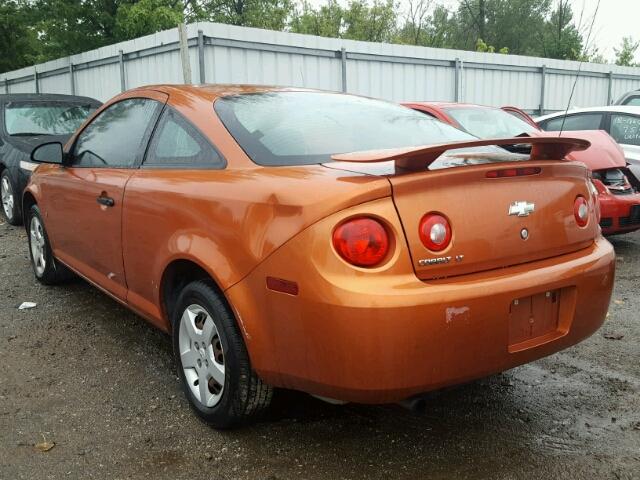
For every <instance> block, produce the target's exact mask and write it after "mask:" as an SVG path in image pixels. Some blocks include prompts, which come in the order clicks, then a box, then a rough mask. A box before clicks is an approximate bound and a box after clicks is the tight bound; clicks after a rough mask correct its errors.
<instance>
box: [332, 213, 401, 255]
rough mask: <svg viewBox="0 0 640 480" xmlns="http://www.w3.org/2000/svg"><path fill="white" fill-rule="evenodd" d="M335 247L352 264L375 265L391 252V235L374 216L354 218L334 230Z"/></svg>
mask: <svg viewBox="0 0 640 480" xmlns="http://www.w3.org/2000/svg"><path fill="white" fill-rule="evenodd" d="M333 247H334V248H335V249H336V251H337V252H338V253H339V254H340V256H341V257H342V258H344V259H345V260H346V261H347V262H349V263H350V264H352V265H356V266H358V267H375V266H376V265H379V264H380V263H382V261H383V260H384V259H385V257H386V256H387V253H389V235H388V234H387V230H386V229H385V228H384V226H383V225H382V224H381V223H380V222H378V221H377V220H374V219H373V218H366V217H361V218H354V219H351V220H347V221H346V222H344V223H342V224H340V225H338V227H337V228H336V229H335V230H334V231H333Z"/></svg>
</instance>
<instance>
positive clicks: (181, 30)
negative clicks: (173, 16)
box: [178, 23, 191, 84]
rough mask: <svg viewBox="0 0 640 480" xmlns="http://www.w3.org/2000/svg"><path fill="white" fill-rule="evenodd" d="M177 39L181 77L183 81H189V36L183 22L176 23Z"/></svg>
mask: <svg viewBox="0 0 640 480" xmlns="http://www.w3.org/2000/svg"><path fill="white" fill-rule="evenodd" d="M178 40H179V43H180V59H181V60H182V78H183V80H184V83H187V84H190V83H191V61H190V60H189V43H188V42H189V38H188V37H187V26H186V25H185V24H184V23H181V24H180V25H178Z"/></svg>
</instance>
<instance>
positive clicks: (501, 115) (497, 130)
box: [445, 107, 536, 138]
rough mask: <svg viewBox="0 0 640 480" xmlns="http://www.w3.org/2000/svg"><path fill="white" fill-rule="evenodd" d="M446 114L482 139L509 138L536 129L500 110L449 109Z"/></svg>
mask: <svg viewBox="0 0 640 480" xmlns="http://www.w3.org/2000/svg"><path fill="white" fill-rule="evenodd" d="M445 110H446V112H447V113H448V114H449V115H450V116H451V117H452V118H453V119H454V120H455V121H456V122H458V123H459V124H460V125H461V126H462V128H464V129H465V130H466V131H467V132H469V133H471V134H472V135H475V136H476V137H480V138H509V137H517V136H518V135H522V134H523V133H530V132H534V131H536V129H535V128H534V127H533V126H532V125H529V124H528V123H527V122H525V121H524V120H521V119H520V118H518V117H515V116H514V115H511V114H509V113H507V112H505V111H504V110H500V109H498V108H477V107H476V108H447V109H445Z"/></svg>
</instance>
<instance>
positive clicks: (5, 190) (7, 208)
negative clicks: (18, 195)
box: [0, 176, 15, 219]
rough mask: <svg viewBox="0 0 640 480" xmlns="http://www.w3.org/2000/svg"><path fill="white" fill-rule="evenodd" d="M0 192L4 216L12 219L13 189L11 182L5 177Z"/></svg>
mask: <svg viewBox="0 0 640 480" xmlns="http://www.w3.org/2000/svg"><path fill="white" fill-rule="evenodd" d="M0 192H1V196H2V208H3V209H4V214H5V216H6V217H7V218H8V219H11V218H12V217H13V206H14V202H15V199H14V196H13V188H12V187H11V182H10V181H9V178H8V177H6V176H5V177H4V178H3V179H2V184H1V185H0Z"/></svg>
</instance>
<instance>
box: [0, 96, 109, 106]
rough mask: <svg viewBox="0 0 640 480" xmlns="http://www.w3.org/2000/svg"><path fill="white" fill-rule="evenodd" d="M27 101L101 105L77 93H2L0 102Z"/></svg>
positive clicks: (93, 99)
mask: <svg viewBox="0 0 640 480" xmlns="http://www.w3.org/2000/svg"><path fill="white" fill-rule="evenodd" d="M29 101H66V102H73V103H92V104H95V105H101V104H102V102H100V101H98V100H96V99H95V98H91V97H81V96H79V95H63V94H60V93H2V94H0V102H29Z"/></svg>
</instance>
